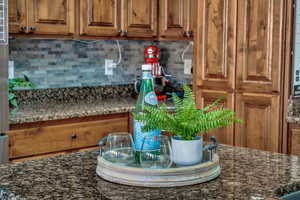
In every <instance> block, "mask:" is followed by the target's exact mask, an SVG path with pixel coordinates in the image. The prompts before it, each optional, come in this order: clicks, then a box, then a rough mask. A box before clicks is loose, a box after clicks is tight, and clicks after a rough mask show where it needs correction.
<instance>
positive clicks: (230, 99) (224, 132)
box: [196, 89, 234, 145]
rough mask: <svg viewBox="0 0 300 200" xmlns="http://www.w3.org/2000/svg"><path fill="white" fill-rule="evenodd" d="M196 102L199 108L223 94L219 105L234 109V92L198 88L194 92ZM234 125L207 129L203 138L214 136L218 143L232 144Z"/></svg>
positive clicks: (207, 138) (207, 139)
mask: <svg viewBox="0 0 300 200" xmlns="http://www.w3.org/2000/svg"><path fill="white" fill-rule="evenodd" d="M196 96H197V104H198V106H199V107H200V108H203V107H205V106H207V105H208V104H211V103H213V102H214V101H215V100H217V99H218V98H219V97H222V96H224V99H223V100H222V101H221V102H220V104H219V106H223V107H225V108H229V109H231V110H234V94H233V93H226V92H224V91H214V90H200V89H199V90H198V91H197V92H196ZM233 128H234V125H231V126H228V127H224V128H219V129H216V130H212V131H209V132H208V133H206V134H205V137H204V139H205V140H206V141H209V138H210V136H216V137H217V140H218V142H219V143H222V144H229V145H233V139H234V137H233V132H234V130H233Z"/></svg>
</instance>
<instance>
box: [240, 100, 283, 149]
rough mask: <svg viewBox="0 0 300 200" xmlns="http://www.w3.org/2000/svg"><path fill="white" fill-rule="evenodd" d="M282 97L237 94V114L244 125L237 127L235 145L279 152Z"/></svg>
mask: <svg viewBox="0 0 300 200" xmlns="http://www.w3.org/2000/svg"><path fill="white" fill-rule="evenodd" d="M279 99H280V97H279V96H276V95H262V94H237V95H236V102H237V105H236V113H237V116H238V117H239V118H241V119H242V120H244V123H241V124H239V123H237V124H236V125H235V144H236V145H237V146H244V147H249V148H254V149H260V150H266V151H274V152H278V151H279V144H278V143H279V133H280V115H279V110H280V102H279Z"/></svg>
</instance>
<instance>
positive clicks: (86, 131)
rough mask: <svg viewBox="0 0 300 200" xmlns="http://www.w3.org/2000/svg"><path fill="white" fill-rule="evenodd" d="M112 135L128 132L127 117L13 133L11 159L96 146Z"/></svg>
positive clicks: (14, 131) (11, 135) (10, 137)
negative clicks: (108, 135)
mask: <svg viewBox="0 0 300 200" xmlns="http://www.w3.org/2000/svg"><path fill="white" fill-rule="evenodd" d="M111 132H128V117H118V118H112V119H104V120H96V121H88V122H78V123H70V124H60V125H51V126H40V127H34V128H27V129H20V130H12V131H9V142H10V158H11V159H14V158H21V157H28V156H33V155H41V154H48V153H53V152H60V151H66V150H72V149H80V148H87V147H93V146H96V145H98V142H99V140H100V139H101V138H102V137H104V136H105V135H107V134H108V133H111Z"/></svg>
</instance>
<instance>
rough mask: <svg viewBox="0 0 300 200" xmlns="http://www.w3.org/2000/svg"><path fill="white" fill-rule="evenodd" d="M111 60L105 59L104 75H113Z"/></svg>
mask: <svg viewBox="0 0 300 200" xmlns="http://www.w3.org/2000/svg"><path fill="white" fill-rule="evenodd" d="M113 63H114V61H113V60H110V59H105V75H113V74H114V71H113Z"/></svg>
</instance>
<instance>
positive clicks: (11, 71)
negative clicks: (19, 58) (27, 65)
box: [8, 60, 15, 79]
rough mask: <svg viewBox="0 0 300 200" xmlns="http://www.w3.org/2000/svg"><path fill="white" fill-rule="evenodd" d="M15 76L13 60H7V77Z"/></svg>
mask: <svg viewBox="0 0 300 200" xmlns="http://www.w3.org/2000/svg"><path fill="white" fill-rule="evenodd" d="M14 77H15V63H14V61H13V60H10V61H8V78H9V79H13V78H14Z"/></svg>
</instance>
